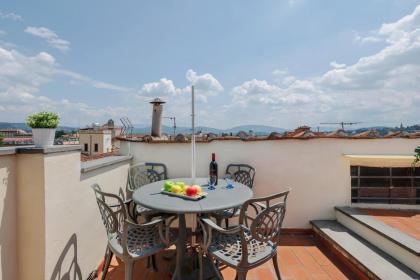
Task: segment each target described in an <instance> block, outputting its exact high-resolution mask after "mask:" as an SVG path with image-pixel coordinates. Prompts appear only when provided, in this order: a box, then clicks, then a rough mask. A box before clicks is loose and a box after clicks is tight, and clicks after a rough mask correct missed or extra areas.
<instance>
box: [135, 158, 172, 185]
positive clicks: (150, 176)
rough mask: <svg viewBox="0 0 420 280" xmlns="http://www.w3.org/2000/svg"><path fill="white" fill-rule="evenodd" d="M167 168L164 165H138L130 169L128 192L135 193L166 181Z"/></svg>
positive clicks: (150, 163)
mask: <svg viewBox="0 0 420 280" xmlns="http://www.w3.org/2000/svg"><path fill="white" fill-rule="evenodd" d="M166 179H167V173H166V166H165V165H164V164H162V163H152V162H146V163H138V164H135V165H132V166H130V168H129V169H128V184H127V190H128V191H129V192H133V191H135V190H136V189H138V188H140V187H141V186H144V185H146V184H149V183H153V182H157V181H161V180H166Z"/></svg>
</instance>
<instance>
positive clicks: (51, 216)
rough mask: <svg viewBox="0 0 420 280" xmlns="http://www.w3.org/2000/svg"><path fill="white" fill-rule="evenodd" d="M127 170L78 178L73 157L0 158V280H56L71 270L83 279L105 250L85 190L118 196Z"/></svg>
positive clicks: (76, 155)
mask: <svg viewBox="0 0 420 280" xmlns="http://www.w3.org/2000/svg"><path fill="white" fill-rule="evenodd" d="M129 164H130V162H129V161H123V162H120V163H115V164H112V165H109V166H106V167H100V168H97V169H94V170H92V171H89V172H85V173H81V168H80V152H79V151H70V152H57V153H50V154H42V153H27V154H10V155H0V219H1V220H0V264H1V266H0V280H9V279H19V280H32V279H48V280H52V279H54V280H59V279H62V277H64V276H65V275H66V274H68V273H69V274H68V275H74V274H73V273H74V272H75V269H76V268H77V269H76V272H78V275H79V276H80V277H76V278H75V279H86V278H87V276H88V275H89V273H90V272H92V271H93V270H94V269H96V268H97V265H98V264H99V262H100V261H101V259H102V258H103V255H104V252H105V245H106V232H105V229H104V226H103V224H102V220H101V217H100V214H99V211H98V206H97V204H96V201H95V197H94V194H93V191H92V189H91V188H90V186H91V185H92V184H94V183H98V184H99V185H100V186H101V187H102V188H103V189H104V190H105V191H108V192H113V193H118V190H119V188H123V189H124V188H125V184H126V180H127V174H128V167H129ZM71 277H73V276H71ZM72 279H73V278H72Z"/></svg>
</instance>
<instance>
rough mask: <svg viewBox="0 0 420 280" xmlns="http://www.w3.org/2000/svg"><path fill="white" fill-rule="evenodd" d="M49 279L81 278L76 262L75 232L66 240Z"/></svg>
mask: <svg viewBox="0 0 420 280" xmlns="http://www.w3.org/2000/svg"><path fill="white" fill-rule="evenodd" d="M50 280H82V271H81V270H80V266H79V263H78V262H77V236H76V234H75V233H73V235H72V236H71V237H70V239H69V241H67V244H66V247H64V250H63V252H62V253H61V255H60V257H59V258H58V261H57V263H56V265H55V267H54V270H53V273H52V276H51V278H50Z"/></svg>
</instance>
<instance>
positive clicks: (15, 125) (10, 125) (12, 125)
mask: <svg viewBox="0 0 420 280" xmlns="http://www.w3.org/2000/svg"><path fill="white" fill-rule="evenodd" d="M2 128H16V129H23V130H26V131H31V128H30V127H29V126H27V125H26V123H9V122H0V129H2ZM57 130H63V131H66V132H67V131H68V132H70V131H73V130H78V128H75V127H70V126H58V127H57Z"/></svg>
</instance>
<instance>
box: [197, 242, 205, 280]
mask: <svg viewBox="0 0 420 280" xmlns="http://www.w3.org/2000/svg"><path fill="white" fill-rule="evenodd" d="M198 270H199V273H200V275H199V278H198V279H199V280H203V277H204V276H203V251H202V250H201V248H198Z"/></svg>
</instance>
